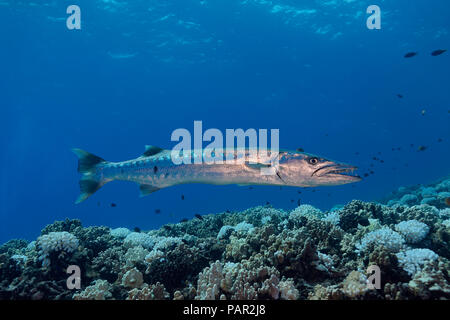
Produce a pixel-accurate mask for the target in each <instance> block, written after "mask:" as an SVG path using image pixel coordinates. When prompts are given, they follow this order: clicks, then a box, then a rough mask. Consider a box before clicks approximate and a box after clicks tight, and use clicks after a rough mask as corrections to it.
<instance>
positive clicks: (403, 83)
mask: <svg viewBox="0 0 450 320" xmlns="http://www.w3.org/2000/svg"><path fill="white" fill-rule="evenodd" d="M72 4H77V5H78V6H79V7H80V8H81V17H82V28H81V30H68V29H67V27H66V18H67V17H68V15H67V14H66V8H67V7H68V6H69V5H72ZM371 4H377V5H379V6H380V8H381V17H382V25H381V29H380V30H369V29H367V27H366V19H367V18H368V16H369V15H368V14H366V8H367V7H368V6H369V5H371ZM449 9H450V3H449V2H448V1H444V0H441V1H438V0H436V1H427V2H426V1H416V2H414V4H411V1H405V0H398V1H395V2H393V1H381V0H378V1H359V0H358V1H356V0H344V1H337V0H320V1H300V0H298V1H289V0H274V1H268V0H239V1H237V0H229V1H213V0H202V1H201V0H186V1H162V0H153V1H149V0H138V1H131V0H129V1H122V0H95V1H94V0H90V1H87V0H76V1H75V0H71V1H56V0H54V1H51V0H35V1H17V0H14V1H13V0H0V27H1V28H0V39H1V40H2V50H0V70H1V77H0V92H1V99H0V101H1V102H0V105H1V111H2V113H1V117H0V147H1V152H0V177H1V179H0V243H2V242H5V241H7V240H9V239H11V238H25V239H29V240H32V239H35V238H36V237H37V235H38V234H39V232H40V230H41V229H42V227H43V226H45V225H46V224H49V223H52V222H53V221H54V220H61V219H64V218H65V217H69V218H79V219H81V221H82V222H83V224H84V225H107V226H111V227H118V226H124V227H129V228H133V227H135V226H138V227H140V228H141V229H151V228H154V227H158V226H160V225H161V224H164V223H168V222H177V221H179V220H180V219H182V218H190V217H192V216H193V215H194V214H196V213H199V214H204V213H213V212H221V211H224V210H241V209H245V208H248V207H251V206H256V205H261V204H265V203H266V202H270V204H272V205H273V206H274V207H279V208H286V209H291V208H294V207H295V206H296V205H297V200H298V199H300V200H301V203H309V204H312V205H314V206H317V207H319V208H321V209H329V208H331V207H332V206H334V205H336V204H344V203H346V202H348V201H349V200H351V199H362V200H377V199H380V198H382V197H383V196H385V195H386V194H388V193H389V192H391V191H392V190H394V189H395V188H398V187H399V186H403V185H409V184H417V183H428V182H432V181H433V180H435V179H438V178H440V177H442V176H445V175H448V174H449V173H450V172H449V171H450V169H449V155H450V151H449V150H450V148H449V141H450V130H449V116H450V114H449V105H450V91H449V90H448V88H449V84H450V80H449V77H448V74H449V71H450V60H449V56H448V52H446V53H444V54H442V55H440V56H432V55H431V54H430V53H431V52H432V51H433V50H436V49H448V46H449V38H450V35H449V22H448V17H447V16H446V15H445V13H446V12H448V11H449ZM407 52H418V54H417V55H416V56H414V57H412V58H404V55H405V54H406V53H407ZM398 94H400V95H402V97H403V98H399V96H398ZM194 120H201V121H203V126H204V129H205V130H206V129H207V128H218V129H220V130H223V131H225V129H227V128H243V129H248V128H255V129H260V128H262V129H271V128H278V129H279V130H280V146H281V147H282V148H285V149H294V150H295V149H296V148H299V147H301V148H303V149H304V150H305V151H307V152H311V153H314V154H318V155H322V156H325V157H329V158H331V159H336V160H339V161H343V162H347V163H351V164H354V165H357V166H359V167H360V174H364V173H368V172H370V170H372V171H373V172H374V173H373V174H370V175H369V176H368V177H366V178H365V179H364V180H363V181H361V182H358V183H357V184H350V185H344V186H337V187H321V188H313V189H300V188H289V187H286V188H281V189H280V188H279V187H270V186H259V187H254V188H253V189H249V188H248V187H239V186H231V185H230V186H212V185H181V186H174V187H170V188H167V189H163V190H160V191H158V192H155V193H153V194H151V195H149V196H147V197H145V198H139V195H138V189H137V186H136V185H135V184H133V183H126V182H114V183H110V184H108V185H106V186H104V187H103V188H102V189H101V190H99V191H98V192H97V193H96V194H95V195H93V196H92V197H91V198H89V199H88V200H87V201H85V202H83V203H81V204H79V205H75V204H74V201H75V199H76V197H77V195H78V193H79V186H78V179H79V174H78V173H77V171H76V167H77V159H76V157H75V156H74V155H73V154H72V153H71V152H70V149H71V148H73V147H78V148H82V149H85V150H87V151H89V152H92V153H94V154H96V155H98V156H101V157H103V158H105V159H106V160H111V161H121V160H127V159H131V158H135V157H137V156H139V155H140V154H141V153H142V152H143V150H144V145H147V144H151V145H156V146H160V147H162V148H171V147H173V146H174V144H175V143H174V142H171V141H170V135H171V133H172V131H173V130H175V129H177V128H187V129H189V130H193V122H194ZM441 140H442V141H441ZM420 146H425V147H426V149H425V150H424V151H418V148H419V147H420ZM398 148H400V150H399V149H398ZM393 149H394V150H393ZM373 157H376V158H379V159H382V160H383V161H384V162H383V163H382V162H380V161H378V160H373ZM298 190H301V192H302V193H301V194H299V193H298V192H297V191H298ZM182 195H184V200H182V199H181V196H182ZM292 200H294V202H292ZM112 203H114V204H116V206H115V207H112V206H111V204H112ZM155 209H159V210H160V213H159V214H156V213H155Z"/></svg>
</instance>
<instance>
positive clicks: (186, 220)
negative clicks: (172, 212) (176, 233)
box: [180, 218, 188, 223]
mask: <svg viewBox="0 0 450 320" xmlns="http://www.w3.org/2000/svg"><path fill="white" fill-rule="evenodd" d="M180 222H181V223H184V222H188V219H186V218H183V219H181V220H180Z"/></svg>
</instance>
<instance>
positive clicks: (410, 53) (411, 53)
mask: <svg viewBox="0 0 450 320" xmlns="http://www.w3.org/2000/svg"><path fill="white" fill-rule="evenodd" d="M417 53H418V52H408V53H407V54H405V55H404V57H405V58H412V57H414V56H416V55H417Z"/></svg>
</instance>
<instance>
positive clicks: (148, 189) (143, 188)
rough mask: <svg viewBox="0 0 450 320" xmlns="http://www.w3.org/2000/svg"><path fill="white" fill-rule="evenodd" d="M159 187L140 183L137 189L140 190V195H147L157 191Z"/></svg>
mask: <svg viewBox="0 0 450 320" xmlns="http://www.w3.org/2000/svg"><path fill="white" fill-rule="evenodd" d="M158 190H159V188H158V187H155V186H152V185H151V184H140V185H139V191H140V192H141V197H144V196H146V195H149V194H150V193H152V192H155V191H158Z"/></svg>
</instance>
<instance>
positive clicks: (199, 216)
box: [195, 213, 203, 220]
mask: <svg viewBox="0 0 450 320" xmlns="http://www.w3.org/2000/svg"><path fill="white" fill-rule="evenodd" d="M195 217H196V218H197V219H200V220H203V217H202V216H201V215H199V214H198V213H196V214H195Z"/></svg>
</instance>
